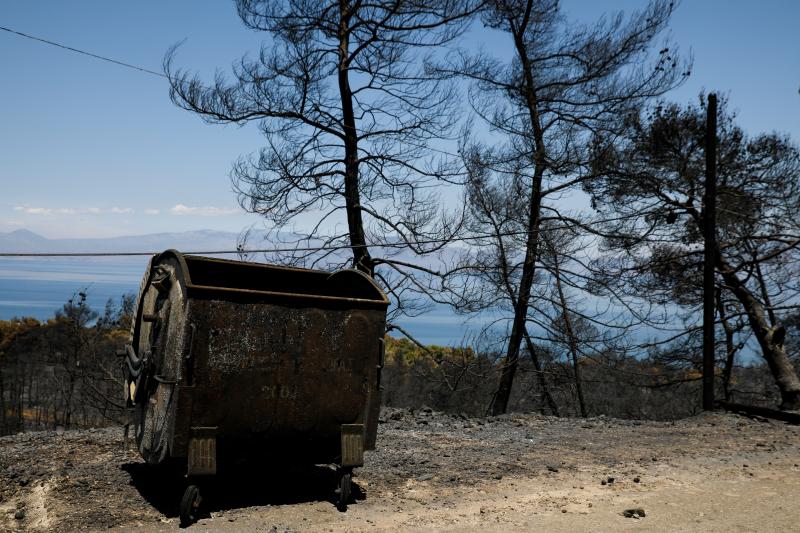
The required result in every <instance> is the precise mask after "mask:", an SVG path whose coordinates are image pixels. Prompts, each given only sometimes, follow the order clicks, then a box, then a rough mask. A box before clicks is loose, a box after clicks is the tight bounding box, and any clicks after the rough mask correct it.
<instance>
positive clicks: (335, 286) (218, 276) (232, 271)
mask: <svg viewBox="0 0 800 533" xmlns="http://www.w3.org/2000/svg"><path fill="white" fill-rule="evenodd" d="M170 256H172V257H174V258H175V259H176V260H177V261H178V264H179V265H180V270H181V274H180V275H181V276H182V277H183V281H184V284H185V285H186V288H187V290H188V291H189V292H190V295H191V293H192V292H194V293H198V292H201V293H202V292H205V293H209V294H210V295H212V296H214V295H216V297H219V298H222V299H226V298H229V297H235V296H240V297H242V296H245V297H251V298H253V297H254V298H257V299H274V298H280V299H286V298H288V299H296V300H308V301H312V300H313V301H316V302H319V303H322V302H325V301H330V302H331V303H333V302H339V303H350V304H353V305H356V306H360V305H368V306H370V307H373V306H376V307H383V308H385V307H386V306H388V305H389V299H388V298H387V297H386V295H385V294H384V293H383V291H382V290H381V289H380V287H378V285H377V284H376V283H375V282H374V281H373V280H372V279H371V278H370V277H369V276H367V275H366V274H364V273H363V272H359V271H357V270H353V269H344V270H339V271H336V272H333V273H331V272H326V271H323V270H311V269H306V268H296V267H287V266H280V265H271V264H266V263H250V262H245V261H233V260H229V259H218V258H214V257H203V256H199V255H185V254H182V253H180V252H178V251H177V250H167V251H166V252H163V253H161V254H159V255H158V256H157V257H156V258H155V259H154V261H153V263H152V264H153V265H155V264H157V263H159V262H160V261H162V260H164V259H167V258H169V257H170ZM359 304H360V305H359Z"/></svg>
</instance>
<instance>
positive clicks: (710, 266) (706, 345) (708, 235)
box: [703, 93, 717, 411]
mask: <svg viewBox="0 0 800 533" xmlns="http://www.w3.org/2000/svg"><path fill="white" fill-rule="evenodd" d="M705 189H706V190H705V195H704V197H703V234H704V237H705V250H704V251H705V254H704V259H703V410H705V411H710V410H711V409H713V408H714V288H715V287H714V272H715V263H716V261H715V255H716V248H717V95H716V94H713V93H712V94H709V95H708V115H707V121H706V187H705Z"/></svg>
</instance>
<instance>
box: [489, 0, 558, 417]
mask: <svg viewBox="0 0 800 533" xmlns="http://www.w3.org/2000/svg"><path fill="white" fill-rule="evenodd" d="M532 9H533V1H532V0H529V1H528V4H527V9H526V13H525V16H524V17H523V20H522V23H521V24H520V25H519V26H517V24H516V23H515V22H514V21H513V20H511V21H509V26H510V27H511V28H512V32H513V36H514V48H515V50H516V53H517V57H518V59H519V61H520V66H521V68H522V72H523V76H524V82H523V85H522V87H521V90H522V92H523V94H522V96H523V97H524V101H525V105H526V107H527V110H526V111H527V113H528V117H529V120H530V124H531V128H532V130H533V139H534V146H533V149H534V171H533V178H532V180H531V188H530V197H529V202H528V207H529V212H528V221H527V227H526V231H527V240H526V242H525V259H524V262H523V264H522V275H521V277H520V282H519V291H518V293H517V301H516V302H515V303H514V319H513V322H512V325H511V335H510V336H509V339H508V347H507V349H506V357H505V362H504V364H503V371H502V374H501V375H500V383H499V385H498V387H497V392H496V393H495V396H494V399H493V401H492V409H491V412H492V414H493V415H499V414H503V413H505V412H506V410H507V409H508V399H509V397H510V396H511V387H512V385H513V384H514V375H515V374H516V371H517V366H518V364H519V347H520V344H521V343H522V337H523V336H524V333H525V320H526V318H527V316H528V304H529V302H530V296H531V287H532V286H533V278H534V274H535V273H536V259H537V254H538V248H539V225H540V220H541V217H540V210H541V204H542V178H543V177H544V171H545V165H546V153H545V145H544V132H543V130H542V126H541V119H540V117H539V106H538V101H537V98H536V92H535V89H534V87H535V85H534V80H533V73H532V70H531V69H532V68H533V66H532V65H531V61H530V58H529V56H528V51H527V48H526V46H525V40H524V36H525V30H526V27H527V25H528V23H529V21H530V15H531V11H532Z"/></svg>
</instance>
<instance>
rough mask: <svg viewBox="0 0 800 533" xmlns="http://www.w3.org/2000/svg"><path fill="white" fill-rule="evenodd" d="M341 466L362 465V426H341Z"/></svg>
mask: <svg viewBox="0 0 800 533" xmlns="http://www.w3.org/2000/svg"><path fill="white" fill-rule="evenodd" d="M341 446H342V461H341V463H342V466H363V465H364V425H363V424H343V425H342V445H341Z"/></svg>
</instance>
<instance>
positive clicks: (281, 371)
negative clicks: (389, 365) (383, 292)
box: [190, 300, 385, 456]
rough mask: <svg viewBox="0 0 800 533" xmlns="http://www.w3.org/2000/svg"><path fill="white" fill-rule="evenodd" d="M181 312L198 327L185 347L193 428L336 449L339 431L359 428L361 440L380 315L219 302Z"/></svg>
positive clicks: (375, 397)
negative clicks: (190, 346) (189, 353)
mask: <svg viewBox="0 0 800 533" xmlns="http://www.w3.org/2000/svg"><path fill="white" fill-rule="evenodd" d="M191 309H192V313H191V315H192V316H191V317H190V320H191V321H192V322H195V323H199V324H203V329H204V331H197V332H196V333H195V335H196V337H197V338H196V339H195V341H194V344H195V350H194V352H195V354H194V356H193V363H192V364H193V365H194V367H193V369H192V372H193V379H194V383H193V385H194V386H193V392H192V406H191V412H192V415H191V418H192V421H191V424H192V425H193V426H215V427H218V431H219V434H220V435H221V436H225V435H237V434H246V435H247V434H249V435H265V436H266V437H267V439H268V440H270V441H272V442H274V443H276V444H278V443H284V444H285V443H291V442H299V441H307V440H309V439H313V440H320V441H325V442H332V443H338V442H340V440H339V436H340V431H341V426H342V425H343V424H353V423H360V424H365V426H366V428H367V435H366V437H367V438H366V439H365V442H367V443H369V441H370V438H369V434H370V429H371V427H374V426H376V425H377V420H372V418H376V417H374V415H373V416H371V414H372V413H371V412H372V411H373V409H371V408H370V407H371V406H370V404H371V403H372V402H375V401H379V400H380V396H379V393H378V391H377V386H378V364H379V358H380V351H379V339H381V338H382V336H383V329H384V321H385V311H382V310H380V311H379V310H374V309H361V310H359V309H340V308H338V309H337V308H334V309H325V308H322V307H289V306H283V305H273V304H269V303H249V304H245V303H236V302H229V301H222V300H192V301H191ZM371 432H372V433H373V437H372V442H373V447H374V429H372V430H371ZM337 446H338V444H337ZM335 452H336V453H333V452H332V456H336V455H337V454H338V450H335Z"/></svg>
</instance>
